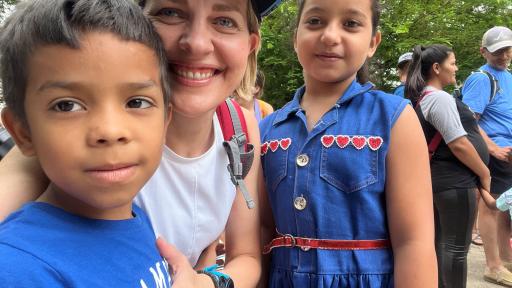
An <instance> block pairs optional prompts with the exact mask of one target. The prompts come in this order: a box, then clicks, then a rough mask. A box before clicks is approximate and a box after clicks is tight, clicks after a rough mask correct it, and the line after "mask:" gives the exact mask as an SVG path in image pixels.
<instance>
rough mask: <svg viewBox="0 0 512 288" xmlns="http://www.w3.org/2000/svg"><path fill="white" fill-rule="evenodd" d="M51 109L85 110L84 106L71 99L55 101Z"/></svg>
mask: <svg viewBox="0 0 512 288" xmlns="http://www.w3.org/2000/svg"><path fill="white" fill-rule="evenodd" d="M51 108H52V110H55V111H57V112H76V111H81V110H85V108H84V107H83V106H82V105H81V104H78V103H76V102H74V101H71V100H62V101H59V102H57V103H55V104H54V105H53V106H52V107H51Z"/></svg>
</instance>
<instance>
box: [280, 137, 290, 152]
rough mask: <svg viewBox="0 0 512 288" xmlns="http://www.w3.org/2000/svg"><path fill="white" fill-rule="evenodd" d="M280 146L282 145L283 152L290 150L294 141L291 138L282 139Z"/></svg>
mask: <svg viewBox="0 0 512 288" xmlns="http://www.w3.org/2000/svg"><path fill="white" fill-rule="evenodd" d="M279 144H281V148H282V149H283V150H286V149H288V147H290V144H292V139H290V138H284V139H281V141H279Z"/></svg>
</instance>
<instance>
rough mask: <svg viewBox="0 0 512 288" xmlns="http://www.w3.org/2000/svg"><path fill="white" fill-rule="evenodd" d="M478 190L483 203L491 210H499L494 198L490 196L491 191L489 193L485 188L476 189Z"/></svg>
mask: <svg viewBox="0 0 512 288" xmlns="http://www.w3.org/2000/svg"><path fill="white" fill-rule="evenodd" d="M478 190H479V191H480V195H482V200H483V201H484V203H485V205H486V206H487V207H488V208H489V209H491V210H499V209H498V208H497V207H496V199H494V197H492V195H491V193H489V191H488V190H485V189H482V188H480V189H478Z"/></svg>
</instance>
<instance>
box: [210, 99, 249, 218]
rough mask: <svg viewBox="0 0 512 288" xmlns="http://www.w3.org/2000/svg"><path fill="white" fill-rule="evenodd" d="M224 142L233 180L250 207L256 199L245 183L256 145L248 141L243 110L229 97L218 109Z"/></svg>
mask: <svg viewBox="0 0 512 288" xmlns="http://www.w3.org/2000/svg"><path fill="white" fill-rule="evenodd" d="M216 113H217V118H218V119H219V122H220V126H221V129H222V134H223V136H224V142H223V143H222V146H224V149H225V150H226V154H227V156H228V160H229V163H228V166H227V169H228V171H229V175H230V177H231V182H233V184H234V185H235V186H236V187H237V188H238V189H239V190H240V192H242V195H243V196H244V199H245V201H246V203H247V207H249V209H251V208H253V207H254V201H253V200H252V198H251V195H250V194H249V190H248V189H247V186H246V185H245V182H244V178H245V176H247V173H249V170H250V169H251V166H252V162H253V159H254V146H253V145H252V144H250V143H248V136H247V135H248V133H247V123H246V122H245V117H244V114H243V111H242V109H241V107H240V105H238V103H236V102H235V101H234V100H233V99H227V100H226V101H224V102H223V103H222V104H221V105H219V107H217V110H216Z"/></svg>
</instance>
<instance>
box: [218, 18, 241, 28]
mask: <svg viewBox="0 0 512 288" xmlns="http://www.w3.org/2000/svg"><path fill="white" fill-rule="evenodd" d="M215 24H217V25H220V26H222V27H225V28H233V27H236V25H235V22H234V21H233V20H231V19H229V18H225V17H222V18H217V19H215Z"/></svg>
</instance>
